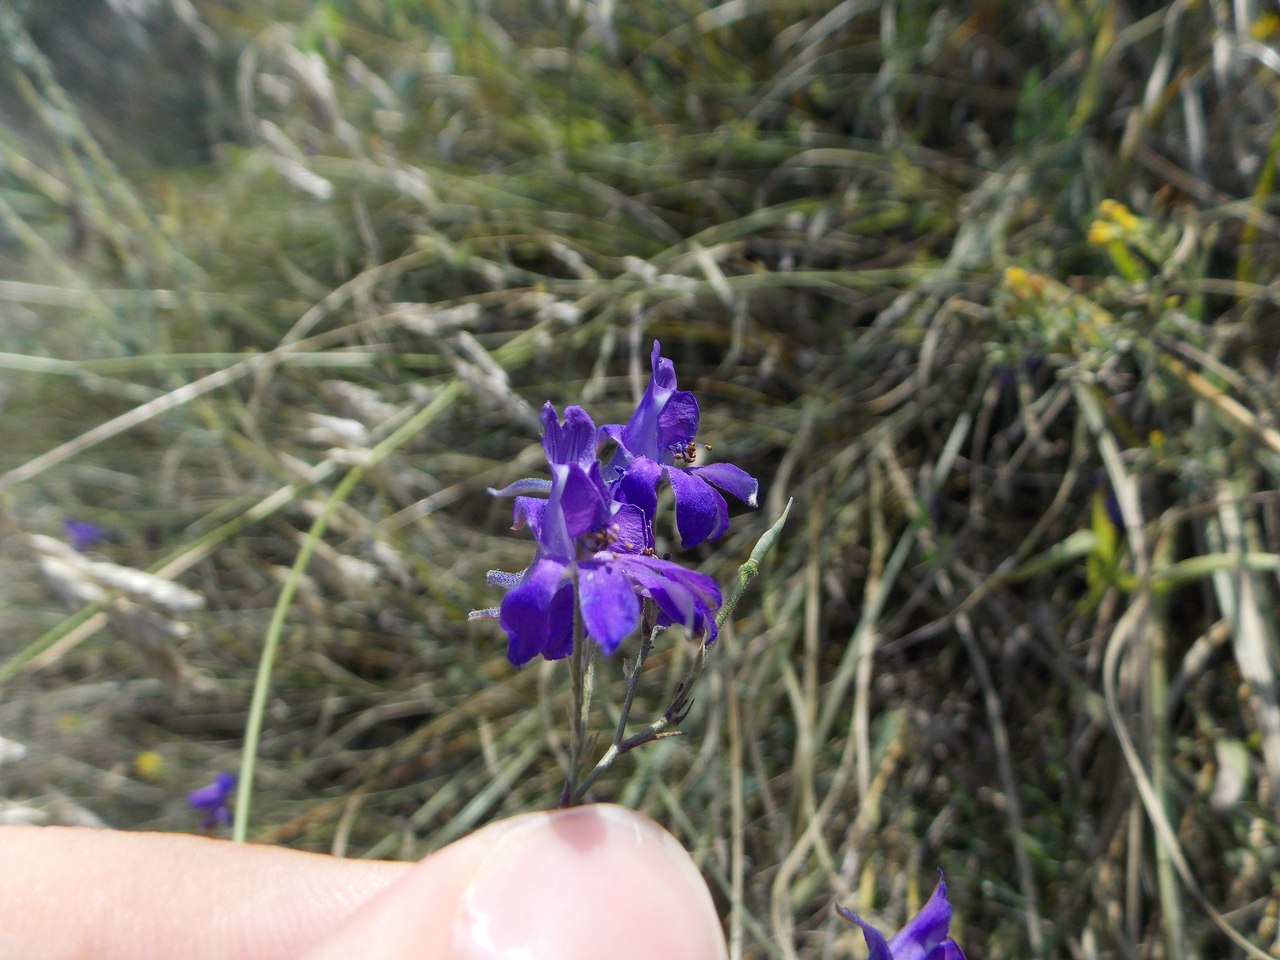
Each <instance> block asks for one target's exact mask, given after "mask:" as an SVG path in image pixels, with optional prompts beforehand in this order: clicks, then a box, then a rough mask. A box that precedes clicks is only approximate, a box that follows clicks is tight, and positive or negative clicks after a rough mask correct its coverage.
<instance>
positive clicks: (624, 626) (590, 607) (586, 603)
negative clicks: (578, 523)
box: [578, 561, 640, 655]
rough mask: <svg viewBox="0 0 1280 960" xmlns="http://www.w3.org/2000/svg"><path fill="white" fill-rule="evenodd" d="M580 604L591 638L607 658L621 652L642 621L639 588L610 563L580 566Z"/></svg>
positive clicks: (582, 564)
mask: <svg viewBox="0 0 1280 960" xmlns="http://www.w3.org/2000/svg"><path fill="white" fill-rule="evenodd" d="M578 603H579V605H580V607H581V609H582V622H583V624H584V625H585V626H586V628H587V635H588V636H590V637H591V639H592V640H594V641H595V642H596V643H598V644H600V649H601V650H603V651H604V652H605V654H606V655H607V654H611V653H613V652H614V651H615V650H617V649H618V644H619V643H621V642H622V638H623V637H625V636H626V635H627V634H629V633H630V632H631V631H632V630H634V629H635V628H636V623H637V621H639V619H640V600H639V598H638V597H637V596H636V591H635V587H633V586H632V585H631V581H630V580H629V579H627V577H626V575H625V574H624V573H623V572H622V570H621V569H620V568H615V567H614V566H613V565H612V564H610V563H608V562H607V561H604V562H594V561H587V562H584V563H581V564H579V565H578Z"/></svg>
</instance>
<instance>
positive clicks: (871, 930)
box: [836, 904, 896, 960]
mask: <svg viewBox="0 0 1280 960" xmlns="http://www.w3.org/2000/svg"><path fill="white" fill-rule="evenodd" d="M836 911H837V912H838V913H839V914H840V916H842V917H844V918H845V919H846V920H852V921H853V922H854V923H856V924H857V925H858V926H860V927H861V928H862V939H863V940H865V941H866V942H867V951H868V952H867V960H896V958H895V957H894V955H893V952H892V951H891V950H890V949H889V944H888V943H886V942H885V939H884V936H883V935H882V934H881V933H880V931H879V930H877V929H876V928H875V927H873V926H872V925H871V924H869V923H867V922H866V921H865V920H863V919H862V918H861V917H860V916H858V915H857V914H856V913H854V912H853V911H852V910H848V909H846V908H844V907H842V906H840V905H839V904H836Z"/></svg>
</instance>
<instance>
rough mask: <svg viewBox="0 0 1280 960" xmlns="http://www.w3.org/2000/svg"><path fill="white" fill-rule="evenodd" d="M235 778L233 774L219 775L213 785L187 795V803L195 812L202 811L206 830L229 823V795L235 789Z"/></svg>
mask: <svg viewBox="0 0 1280 960" xmlns="http://www.w3.org/2000/svg"><path fill="white" fill-rule="evenodd" d="M236 782H237V778H236V775H235V774H234V773H220V774H218V775H217V777H215V778H214V781H213V783H211V784H209V785H208V786H207V787H201V788H200V789H198V790H192V791H191V792H190V793H188V794H187V803H189V804H191V806H192V807H194V808H195V809H196V810H203V811H204V820H203V825H204V828H205V829H206V830H210V829H212V828H213V827H215V826H223V827H225V826H227V825H228V824H229V823H231V806H230V802H231V794H232V792H233V791H234V790H235V788H236Z"/></svg>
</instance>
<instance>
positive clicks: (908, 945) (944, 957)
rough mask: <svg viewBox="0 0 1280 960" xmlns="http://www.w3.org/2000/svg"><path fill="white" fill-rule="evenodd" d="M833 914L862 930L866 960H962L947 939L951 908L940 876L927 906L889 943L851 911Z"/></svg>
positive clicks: (954, 946) (960, 951)
mask: <svg viewBox="0 0 1280 960" xmlns="http://www.w3.org/2000/svg"><path fill="white" fill-rule="evenodd" d="M836 910H837V911H838V912H839V913H840V915H841V916H842V917H844V918H845V919H846V920H852V921H853V922H854V923H856V924H857V925H858V926H859V927H861V928H862V936H863V938H864V939H865V940H866V941H867V950H869V951H870V954H869V957H868V960H965V956H964V952H963V951H962V950H961V949H960V947H959V946H958V945H957V944H956V942H955V941H954V940H952V939H951V937H949V936H948V935H947V930H948V928H949V927H950V926H951V904H949V903H947V884H946V882H945V881H944V880H943V879H942V877H941V876H939V878H938V886H937V887H935V888H934V891H933V896H931V897H930V898H929V902H928V903H926V904H925V905H924V906H923V907H922V908H921V909H920V912H919V913H917V914H916V915H915V916H914V917H912V919H911V922H910V923H908V924H907V925H906V926H905V927H903V928H902V929H901V930H900V931H898V933H897V934H896V935H894V937H893V939H892V940H885V938H884V935H883V934H881V933H880V931H879V930H877V929H876V928H875V927H873V926H871V924H869V923H867V922H866V921H864V920H863V919H862V918H861V917H859V916H858V915H857V914H856V913H854V912H853V911H852V910H847V909H845V908H844V907H842V906H839V905H838V904H837V905H836Z"/></svg>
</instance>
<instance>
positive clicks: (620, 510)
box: [471, 403, 721, 666]
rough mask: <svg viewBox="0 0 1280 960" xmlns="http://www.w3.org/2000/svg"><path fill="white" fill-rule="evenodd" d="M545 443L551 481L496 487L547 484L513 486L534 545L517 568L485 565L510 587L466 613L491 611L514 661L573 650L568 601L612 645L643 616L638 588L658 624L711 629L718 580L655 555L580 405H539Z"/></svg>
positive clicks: (645, 524) (595, 636) (608, 648)
mask: <svg viewBox="0 0 1280 960" xmlns="http://www.w3.org/2000/svg"><path fill="white" fill-rule="evenodd" d="M542 427H543V434H542V448H543V450H544V451H545V452H546V454H547V461H548V463H549V464H550V467H551V481H550V483H547V482H546V481H541V480H536V479H527V480H518V481H516V482H515V483H513V484H511V485H510V486H509V487H507V488H506V489H504V490H495V491H492V492H493V493H495V494H499V495H502V494H512V493H521V494H523V493H525V492H534V491H539V492H545V493H546V494H547V496H546V499H542V498H540V497H532V496H524V495H521V496H517V497H516V499H515V509H514V515H515V523H514V528H515V529H520V528H521V527H526V526H527V527H528V528H529V529H530V530H531V531H532V532H533V536H534V539H535V540H536V541H537V552H536V554H535V555H534V558H533V563H531V564H530V565H529V566H528V568H527V569H525V570H524V572H523V573H520V574H508V573H502V572H501V571H491V572H490V574H489V582H490V583H495V584H499V585H502V586H506V587H508V588H509V589H508V591H507V595H506V596H505V597H504V598H503V600H502V605H501V606H500V607H498V608H497V609H494V610H476V611H473V612H472V614H471V617H472V619H486V618H487V619H493V618H495V617H496V618H497V619H498V621H499V622H500V623H501V624H502V629H503V630H505V631H506V633H507V638H508V641H509V642H508V647H507V658H508V659H509V660H510V661H511V662H512V663H513V664H515V665H516V666H519V665H520V664H523V663H527V662H528V661H530V660H532V659H533V658H534V657H536V656H538V654H542V656H544V657H546V658H547V659H548V660H556V659H560V658H562V657H566V656H568V655H569V653H571V652H572V650H573V634H574V619H575V611H577V612H578V613H580V615H581V618H582V625H583V628H584V630H585V633H586V636H587V637H589V638H590V639H591V640H593V641H595V642H596V643H597V644H599V645H600V648H601V649H602V650H603V651H604V652H605V653H606V654H610V653H613V652H614V651H615V650H616V649H617V648H618V645H619V644H620V643H621V642H622V639H623V637H625V636H626V635H627V634H629V633H630V632H631V631H632V630H634V629H635V628H636V624H637V623H638V622H639V619H640V598H641V597H649V598H650V599H652V600H653V602H654V603H655V605H656V606H657V608H658V622H659V624H661V625H664V626H666V625H670V624H673V623H679V624H683V625H684V626H685V627H687V628H688V629H689V631H690V632H691V633H693V634H694V635H695V636H698V637H701V638H703V639H704V640H705V642H707V643H710V642H711V641H712V640H714V639H715V635H716V623H715V618H714V617H713V616H712V614H713V613H714V611H715V610H716V609H717V608H718V607H719V606H720V600H721V597H720V590H719V588H718V587H717V586H716V582H715V580H714V579H712V578H711V577H709V576H707V575H706V574H702V573H696V572H694V571H691V570H686V569H684V568H683V567H681V566H680V565H679V564H677V563H673V562H672V561H670V560H662V559H660V558H658V557H656V556H654V555H653V531H652V528H651V526H650V524H649V521H648V518H647V517H646V516H645V515H644V512H643V511H642V510H641V509H640V508H639V507H637V506H635V505H633V504H629V503H620V502H618V501H616V500H614V499H613V497H611V496H610V491H609V488H608V487H607V486H605V482H604V478H603V477H602V476H601V473H600V464H599V462H598V461H597V460H596V435H597V432H596V427H595V424H594V423H593V422H592V420H591V417H590V416H588V414H587V412H586V411H585V410H583V409H582V408H581V407H576V406H573V407H567V408H566V409H565V412H564V420H563V421H560V420H559V419H558V418H557V415H556V409H555V407H553V406H552V405H551V404H550V403H548V404H546V405H545V406H544V407H543V408H542Z"/></svg>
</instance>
